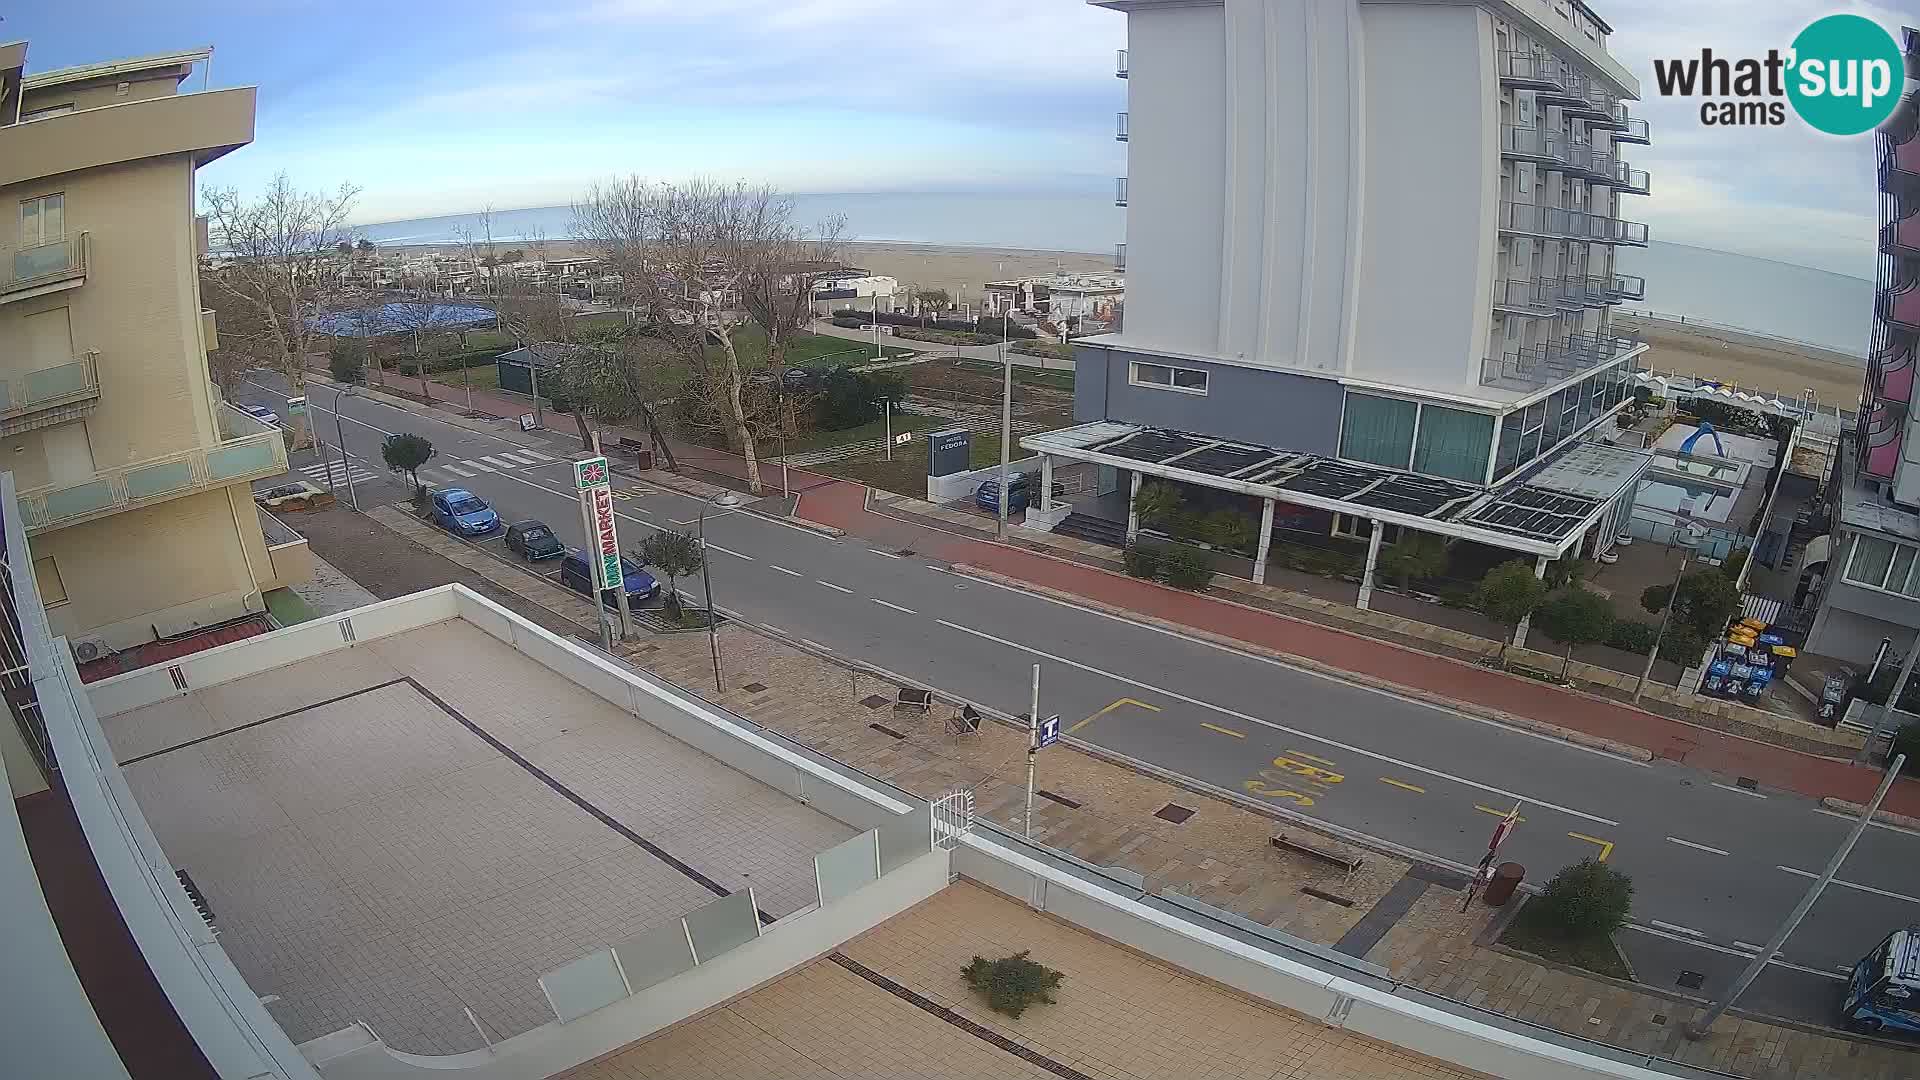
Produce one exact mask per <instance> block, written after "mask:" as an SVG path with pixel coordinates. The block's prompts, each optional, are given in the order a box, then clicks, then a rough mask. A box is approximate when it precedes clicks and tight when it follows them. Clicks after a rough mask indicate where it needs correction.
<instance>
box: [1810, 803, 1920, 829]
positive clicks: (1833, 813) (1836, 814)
mask: <svg viewBox="0 0 1920 1080" xmlns="http://www.w3.org/2000/svg"><path fill="white" fill-rule="evenodd" d="M1813 812H1814V813H1816V814H1825V815H1827V816H1828V817H1833V818H1839V819H1840V820H1841V821H1850V822H1851V821H1859V820H1860V815H1858V814H1843V813H1841V812H1840V811H1838V810H1828V809H1827V808H1825V807H1818V808H1816V809H1815V810H1814V811H1813ZM1868 824H1869V825H1872V826H1873V827H1874V828H1876V829H1885V830H1887V831H1888V832H1897V833H1906V834H1907V835H1908V836H1920V830H1915V829H1909V828H1906V827H1905V826H1902V825H1889V824H1887V823H1886V822H1884V821H1871V822H1868Z"/></svg>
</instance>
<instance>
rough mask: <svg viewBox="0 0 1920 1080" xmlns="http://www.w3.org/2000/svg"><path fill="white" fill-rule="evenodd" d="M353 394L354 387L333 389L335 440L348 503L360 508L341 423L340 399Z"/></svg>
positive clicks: (356, 509) (358, 495)
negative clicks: (337, 444)
mask: <svg viewBox="0 0 1920 1080" xmlns="http://www.w3.org/2000/svg"><path fill="white" fill-rule="evenodd" d="M352 396H353V387H351V386H346V387H335V388H334V391H333V441H334V442H336V443H339V444H340V471H341V472H343V473H345V474H346V476H347V505H349V506H351V507H353V508H354V510H355V511H358V510H359V509H360V494H359V493H358V492H356V491H354V490H353V462H352V461H351V460H350V459H348V457H347V437H346V435H345V433H344V429H343V428H342V427H341V425H340V399H341V398H344V397H352Z"/></svg>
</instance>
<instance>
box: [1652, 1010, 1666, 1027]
mask: <svg viewBox="0 0 1920 1080" xmlns="http://www.w3.org/2000/svg"><path fill="white" fill-rule="evenodd" d="M1653 1026H1654V1027H1666V1026H1667V1014H1666V1013H1654V1014H1653Z"/></svg>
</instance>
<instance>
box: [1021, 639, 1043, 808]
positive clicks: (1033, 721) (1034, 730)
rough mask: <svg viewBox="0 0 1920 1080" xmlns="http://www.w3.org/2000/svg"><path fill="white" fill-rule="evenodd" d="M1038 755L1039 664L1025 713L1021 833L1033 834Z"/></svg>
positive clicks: (1034, 672) (1035, 666) (1034, 669)
mask: <svg viewBox="0 0 1920 1080" xmlns="http://www.w3.org/2000/svg"><path fill="white" fill-rule="evenodd" d="M1039 757H1040V665H1039V664H1035V665H1033V711H1032V712H1029V713H1027V826H1026V829H1025V831H1024V833H1023V835H1026V836H1032V835H1033V771H1034V764H1035V762H1036V761H1037V760H1038V759H1039Z"/></svg>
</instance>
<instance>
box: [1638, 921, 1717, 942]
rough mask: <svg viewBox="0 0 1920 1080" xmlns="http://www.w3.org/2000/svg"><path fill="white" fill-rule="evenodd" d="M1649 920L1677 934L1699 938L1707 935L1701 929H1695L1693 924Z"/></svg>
mask: <svg viewBox="0 0 1920 1080" xmlns="http://www.w3.org/2000/svg"><path fill="white" fill-rule="evenodd" d="M1647 921H1648V922H1650V923H1652V924H1653V925H1655V926H1657V927H1659V928H1660V929H1662V930H1671V931H1673V932H1674V933H1676V934H1685V935H1687V936H1688V937H1697V938H1703V937H1706V936H1707V935H1705V934H1703V933H1701V932H1700V931H1698V930H1695V929H1694V928H1693V927H1691V926H1681V925H1680V924H1679V923H1670V922H1661V921H1660V920H1659V919H1648V920H1647Z"/></svg>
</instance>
